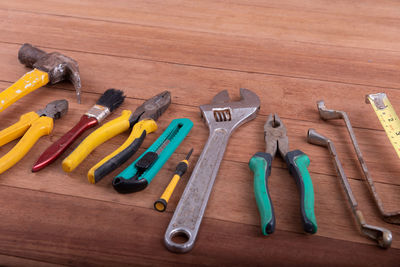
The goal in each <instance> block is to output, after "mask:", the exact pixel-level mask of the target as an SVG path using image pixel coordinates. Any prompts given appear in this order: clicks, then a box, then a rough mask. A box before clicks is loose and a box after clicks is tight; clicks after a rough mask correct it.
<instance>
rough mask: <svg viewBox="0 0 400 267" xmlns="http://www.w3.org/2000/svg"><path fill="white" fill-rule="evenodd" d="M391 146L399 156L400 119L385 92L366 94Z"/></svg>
mask: <svg viewBox="0 0 400 267" xmlns="http://www.w3.org/2000/svg"><path fill="white" fill-rule="evenodd" d="M367 99H368V100H369V103H371V105H372V107H373V109H374V110H375V113H376V115H377V116H378V119H379V121H380V122H381V124H382V127H383V129H385V132H386V135H387V136H388V138H389V140H390V142H391V143H392V146H393V147H394V149H395V150H396V153H397V156H398V157H399V158H400V120H399V117H397V114H396V112H395V111H394V109H393V106H392V104H390V101H389V99H388V97H387V96H386V94H385V93H377V94H370V95H367ZM367 103H368V102H367Z"/></svg>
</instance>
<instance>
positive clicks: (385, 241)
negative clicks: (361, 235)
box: [378, 230, 392, 248]
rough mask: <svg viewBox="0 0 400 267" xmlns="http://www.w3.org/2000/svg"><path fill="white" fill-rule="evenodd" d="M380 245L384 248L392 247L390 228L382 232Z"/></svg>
mask: <svg viewBox="0 0 400 267" xmlns="http://www.w3.org/2000/svg"><path fill="white" fill-rule="evenodd" d="M378 242H379V246H381V247H382V248H390V245H391V244H392V232H390V231H389V230H386V231H384V232H383V233H382V238H381V239H380V240H379V241H378Z"/></svg>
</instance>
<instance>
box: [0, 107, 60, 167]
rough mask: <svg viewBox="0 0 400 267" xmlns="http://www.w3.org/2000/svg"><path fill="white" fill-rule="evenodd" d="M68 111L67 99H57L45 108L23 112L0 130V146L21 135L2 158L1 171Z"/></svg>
mask: <svg viewBox="0 0 400 267" xmlns="http://www.w3.org/2000/svg"><path fill="white" fill-rule="evenodd" d="M67 111H68V101H67V100H56V101H53V102H50V103H49V104H47V106H46V107H45V108H44V109H40V110H38V111H36V112H34V111H31V112H28V113H25V114H23V115H22V116H21V117H20V119H19V121H18V122H17V123H15V124H13V125H11V126H10V127H8V128H6V129H4V130H2V131H1V132H0V146H3V145H5V144H7V143H9V142H11V141H12V140H15V139H17V138H18V137H21V136H23V137H22V138H21V140H20V141H19V142H18V143H17V144H16V145H15V146H14V147H13V148H12V149H11V150H10V151H9V152H8V153H7V154H5V155H4V156H3V157H1V158H0V173H3V172H5V171H6V170H8V169H9V168H11V167H12V166H14V165H15V164H16V163H17V162H18V161H20V160H21V159H22V158H23V157H24V156H25V155H26V154H27V153H28V152H29V150H30V149H31V148H32V147H33V145H34V144H35V143H36V142H37V140H39V138H40V137H42V136H44V135H48V134H50V133H51V131H52V130H53V125H54V123H53V120H56V119H59V118H61V117H62V116H63V115H64V114H65V113H67Z"/></svg>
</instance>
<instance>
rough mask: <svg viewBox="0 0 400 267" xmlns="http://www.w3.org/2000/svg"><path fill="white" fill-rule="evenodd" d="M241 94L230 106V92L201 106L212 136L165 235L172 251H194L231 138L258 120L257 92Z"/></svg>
mask: <svg viewBox="0 0 400 267" xmlns="http://www.w3.org/2000/svg"><path fill="white" fill-rule="evenodd" d="M240 94H241V97H242V99H241V100H240V101H237V102H229V101H230V99H229V95H228V92H227V91H222V92H220V93H219V94H217V95H216V96H215V97H214V99H213V101H212V103H211V104H209V105H202V106H200V110H201V114H202V116H203V118H204V120H205V122H206V123H207V125H208V127H209V129H210V135H209V137H208V140H207V142H206V144H205V145H204V148H203V151H202V152H201V155H200V157H199V159H198V161H197V164H196V166H195V167H194V169H193V172H192V175H191V176H190V179H189V182H188V184H187V186H186V189H185V191H184V192H183V194H182V197H181V200H180V201H179V204H178V206H177V207H176V209H175V212H174V215H173V217H172V219H171V222H170V224H169V226H168V228H167V231H166V232H165V236H164V242H165V245H166V247H167V248H168V249H169V250H171V251H174V252H180V253H184V252H188V251H189V250H191V249H192V248H193V247H194V244H195V240H196V237H197V234H198V230H199V227H200V224H201V221H202V218H203V215H204V212H205V210H206V207H207V202H208V199H209V197H210V194H211V191H212V187H213V184H214V181H215V178H216V176H217V174H218V169H219V166H220V164H221V161H222V158H223V156H224V152H225V149H226V146H227V145H228V140H229V137H230V135H231V133H232V132H233V131H234V130H235V129H236V128H237V127H239V126H240V125H242V124H243V123H245V122H247V121H249V120H251V119H254V118H255V117H256V114H257V111H258V109H259V108H260V99H259V98H258V97H257V95H255V94H254V93H253V92H251V91H249V90H247V89H240ZM178 235H181V236H184V237H186V239H187V240H186V241H185V242H184V243H176V242H175V241H174V240H173V238H174V237H175V236H178Z"/></svg>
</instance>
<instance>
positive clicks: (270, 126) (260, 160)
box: [249, 114, 317, 235]
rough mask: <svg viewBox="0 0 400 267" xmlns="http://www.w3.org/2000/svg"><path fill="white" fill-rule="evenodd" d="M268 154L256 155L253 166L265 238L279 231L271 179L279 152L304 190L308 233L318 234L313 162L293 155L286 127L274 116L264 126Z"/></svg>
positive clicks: (303, 209) (300, 154)
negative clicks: (311, 175) (269, 180)
mask: <svg viewBox="0 0 400 267" xmlns="http://www.w3.org/2000/svg"><path fill="white" fill-rule="evenodd" d="M264 135H265V142H266V152H265V153H264V152H258V153H256V154H255V155H254V156H253V157H252V158H251V159H250V162H249V167H250V169H251V170H252V171H253V173H254V193H255V198H256V202H257V206H258V210H259V213H260V217H261V230H262V232H263V234H264V235H268V234H272V233H273V232H274V231H275V215H274V209H273V206H272V203H271V198H270V195H269V191H268V177H269V176H270V174H271V164H272V160H273V159H274V157H275V154H276V152H277V150H279V154H280V155H281V157H282V158H283V159H285V161H286V164H287V167H288V169H289V172H290V174H291V175H292V176H293V178H294V179H295V181H296V184H297V187H298V188H299V190H300V199H301V202H300V209H301V216H302V221H303V228H304V231H305V232H307V233H310V234H314V233H316V232H317V221H316V218H315V214H314V189H313V185H312V181H311V177H310V174H309V172H308V170H307V167H308V166H309V165H310V159H309V158H308V156H307V155H306V154H304V153H303V152H302V151H300V150H293V151H289V140H288V137H287V135H286V127H285V125H284V124H283V122H282V121H281V119H280V118H279V117H278V115H277V114H270V115H269V117H268V119H267V122H266V123H265V125H264Z"/></svg>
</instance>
